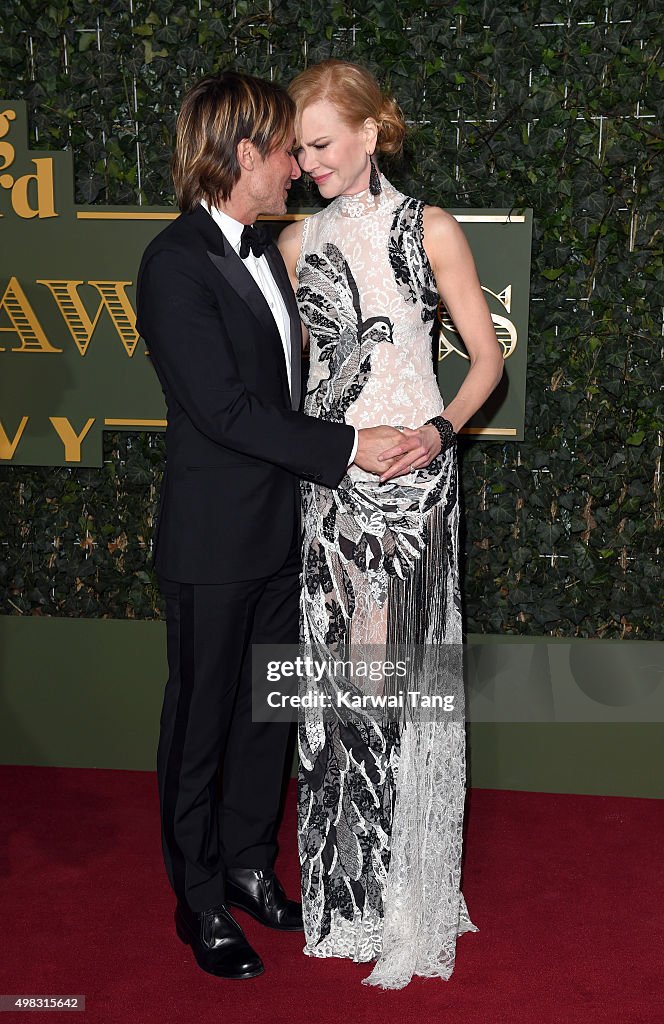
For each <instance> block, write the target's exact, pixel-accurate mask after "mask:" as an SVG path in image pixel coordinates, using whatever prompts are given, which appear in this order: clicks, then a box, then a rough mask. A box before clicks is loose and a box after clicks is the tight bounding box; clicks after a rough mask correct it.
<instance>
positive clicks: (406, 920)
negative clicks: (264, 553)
mask: <svg viewBox="0 0 664 1024" xmlns="http://www.w3.org/2000/svg"><path fill="white" fill-rule="evenodd" d="M381 183H382V192H381V194H380V195H379V196H377V197H374V196H372V195H371V194H370V193H369V192H368V191H367V192H363V193H361V194H360V195H359V196H340V197H339V198H337V199H336V200H334V201H333V202H332V203H331V204H330V205H329V206H328V207H327V208H326V209H325V210H323V211H321V212H320V213H318V214H315V215H314V216H312V217H310V218H307V220H305V222H304V226H303V238H302V251H301V254H300V258H299V260H298V265H297V277H298V288H297V301H298V306H299V309H300V315H301V317H302V320H303V322H304V323H305V324H306V326H307V327H308V329H309V335H310V374H309V381H308V387H307V393H306V398H305V405H304V411H305V412H306V413H307V414H308V415H309V416H318V417H320V418H322V419H325V420H329V421H332V422H346V423H351V424H353V425H354V426H356V427H358V428H359V427H370V426H376V425H379V424H381V423H387V424H393V425H400V426H409V427H417V426H420V425H421V424H422V423H424V422H425V421H426V420H427V419H429V417H431V416H435V415H439V414H440V411H441V408H442V404H443V403H442V399H441V395H440V391H439V389H438V384H437V381H436V377H435V375H434V370H433V360H432V327H433V324H434V320H435V314H436V307H437V303H438V292H437V289H436V283H435V280H434V277H433V273H432V270H431V266H430V264H429V261H428V259H427V256H426V252H425V250H424V246H423V241H422V236H423V226H422V222H423V212H424V204H423V203H421V202H419V201H417V200H415V199H410V198H408V197H406V196H404V195H402V194H401V193H399V192H398V191H397V190H396V189H395V188H394V187H393V186H392V185H390V183H389V182H388V181H387V180H386V179H385V178H384V177H382V176H381ZM302 503H303V531H304V536H303V572H304V578H303V589H302V605H301V632H302V636H301V639H302V643H303V645H304V646H305V648H306V649H307V651H308V652H309V653H311V654H313V655H314V656H315V657H317V658H321V659H325V658H330V659H334V658H335V657H336V656H338V655H339V654H340V652H343V651H346V650H347V649H348V645H358V644H359V645H365V644H366V645H370V650H371V651H372V652H373V653H374V655H375V653H376V652H378V651H382V652H383V656H385V655H386V654H389V652H390V651H391V650H392V649H394V645H399V644H400V645H409V644H414V645H422V646H421V647H418V649H419V650H427V649H431V645H441V644H446V645H451V646H450V647H449V648H447V649H446V650H449V651H450V654H451V656H450V657H449V658H448V659H447V661H446V663H445V664H446V666H447V668H446V678H444V679H442V678H439V677H437V676H436V673H435V670H430V671H429V673H428V678H426V676H427V664H426V659H424V662H425V663H424V664H422V665H421V666H420V679H419V683H418V687H417V688H418V689H419V690H426V691H428V692H429V693H434V692H438V691H439V692H445V693H446V692H451V691H454V692H455V693H456V694H457V699H458V700H461V701H462V700H463V682H462V665H461V657H460V651H461V604H460V594H459V578H458V561H459V559H458V517H459V505H458V486H457V463H456V450H455V448H451V449H449V450H448V451H447V452H445V453H444V454H443V455H442V457H441V456H438V457H437V458H436V459H434V461H433V462H432V463H431V464H430V465H429V466H428V467H426V468H425V469H423V470H419V471H414V472H412V473H410V474H408V475H407V476H402V477H400V478H398V479H397V480H396V481H390V482H389V483H387V484H383V485H379V483H378V479H377V477H375V476H372V475H370V474H368V473H365V472H363V471H362V470H360V469H359V468H358V467H356V466H351V467H350V469H349V470H348V472H347V474H346V476H345V477H344V479H343V480H342V482H341V484H340V485H339V487H338V488H336V489H334V490H330V489H329V488H326V487H321V486H319V485H317V484H315V483H310V482H303V483H302ZM452 652H453V653H452ZM439 653H440V651H439ZM328 663H329V662H328ZM332 685H334V681H332ZM356 685H359V684H357V683H356ZM369 685H370V684H369ZM298 736H299V757H300V767H299V791H298V794H299V795H298V842H299V852H300V863H301V871H302V900H303V915H304V927H305V937H306V946H305V949H304V952H305V953H306V954H307V955H309V956H318V957H330V956H336V957H348V958H350V959H352V960H355V961H371V960H376V961H377V962H376V965H375V967H374V969H373V971H372V973H371V974H370V976H369V977H368V978H366V979H365V983H366V984H371V985H378V986H381V987H383V988H402V987H403V986H404V985H406V984H408V982H409V981H410V979H411V978H412V976H413V975H415V974H418V975H424V976H428V977H441V978H449V976H450V975H451V973H452V970H453V967H454V956H455V949H456V939H457V935H460V934H462V933H463V932H465V931H475V930H476V929H475V926H474V925H473V924H472V923H471V921H470V919H469V917H468V912H467V910H466V905H465V902H464V899H463V896H462V894H461V891H460V869H461V846H462V824H463V806H464V797H465V731H464V723H463V718H462V717H461V718H459V719H458V720H455V721H442V720H436V721H420V720H412V721H404V720H401V721H399V720H398V719H395V718H394V717H392V718H390V719H387V718H385V719H384V720H383V719H381V718H380V717H377V716H376V715H363V714H362V713H360V712H358V713H357V714H355V715H351V716H349V715H348V714H346V715H345V716H341V717H339V718H338V717H335V715H334V714H332V715H329V714H326V713H323V712H322V711H321V710H319V709H316V708H311V709H306V710H304V711H303V712H302V713H301V717H300V722H299V727H298Z"/></svg>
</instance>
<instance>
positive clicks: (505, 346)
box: [438, 284, 519, 362]
mask: <svg viewBox="0 0 664 1024" xmlns="http://www.w3.org/2000/svg"><path fill="white" fill-rule="evenodd" d="M482 291H483V292H484V293H485V294H486V295H487V296H491V298H489V311H490V312H491V319H492V320H493V326H494V327H495V330H496V337H497V338H498V341H499V343H500V347H501V348H502V350H503V359H509V357H510V356H511V355H512V353H513V352H514V350H515V349H516V346H517V343H518V340H519V336H518V332H517V329H516V325H515V324H514V323H513V321H512V320H510V318H509V316H504V315H503V313H502V312H501V313H494V312H493V311H492V309H491V307H492V306H493V307H494V308H495V306H496V304H497V303H500V306H499V307H498V308H500V307H502V309H503V310H504V311H505V313H511V311H512V285H511V284H508V285H507V287H506V288H503V290H502V292H492V291H491V289H490V288H486V287H485V286H484V285H482ZM492 299H493V300H494V301H492ZM438 323H439V324H440V333H439V335H438V362H441V361H442V360H443V359H447V357H448V356H451V355H452V354H454V355H457V356H461V358H462V359H468V353H467V352H466V349H465V346H464V344H463V342H462V340H461V336H460V335H459V332H458V331H457V329H456V327H455V326H454V323H453V321H452V318H451V317H450V314H449V313H448V312H447V309H446V308H445V304H444V303H443V302H439V303H438Z"/></svg>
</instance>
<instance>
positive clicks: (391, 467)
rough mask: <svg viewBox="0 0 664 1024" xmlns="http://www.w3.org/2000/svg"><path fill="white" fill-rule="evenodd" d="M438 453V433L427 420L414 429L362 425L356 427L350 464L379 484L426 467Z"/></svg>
mask: <svg viewBox="0 0 664 1024" xmlns="http://www.w3.org/2000/svg"><path fill="white" fill-rule="evenodd" d="M439 452H440V435H439V433H438V431H437V430H436V428H435V427H433V426H431V424H429V423H425V424H424V425H423V426H421V427H418V428H417V430H411V429H410V427H402V428H401V429H399V430H397V428H396V427H388V426H386V425H383V426H380V427H364V428H363V429H362V430H358V445H357V452H356V453H355V462H354V465H355V466H359V467H360V469H363V470H364V471H365V472H367V473H373V474H374V475H375V476H377V477H378V478H379V480H380V483H382V484H383V483H386V481H388V480H394V478H395V477H398V476H405V475H406V474H407V473H410V472H412V471H413V470H415V469H422V468H423V467H424V466H428V465H429V463H430V462H431V460H432V459H435V457H436V455H438V453H439Z"/></svg>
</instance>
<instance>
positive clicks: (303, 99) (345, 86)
mask: <svg viewBox="0 0 664 1024" xmlns="http://www.w3.org/2000/svg"><path fill="white" fill-rule="evenodd" d="M288 92H289V93H290V95H291V97H292V99H294V100H295V104H296V106H297V116H296V133H297V134H298V136H299V130H300V122H301V118H302V111H303V110H304V109H305V108H306V107H308V106H310V105H311V104H312V103H318V102H319V101H320V100H328V101H329V102H330V103H332V104H333V105H334V106H335V107H336V109H337V110H338V111H339V114H340V115H341V118H342V120H343V121H344V123H345V124H347V125H348V127H349V128H361V127H362V125H363V124H364V122H365V121H366V119H367V118H368V117H372V118H373V119H374V121H375V122H376V124H377V125H378V138H377V141H376V149H377V150H378V152H380V153H386V154H389V155H390V156H394V155H396V154H397V153H400V152H401V150H402V148H403V141H404V137H405V134H406V122H405V121H404V118H403V114H402V113H401V110H400V108H399V106H398V104H397V103H396V102H395V100H393V99H392V98H391V97H389V96H385V95H383V93H382V92H381V89H380V86H379V85H378V82H377V81H376V79H375V78H374V76H373V75H372V74H371V72H370V71H367V70H366V68H362V67H360V66H359V64H351V63H350V62H349V61H345V60H334V59H330V60H324V61H321V63H320V64H314V65H313V66H312V67H310V68H307V70H306V71H303V72H302V73H301V74H300V75H298V76H297V78H295V79H294V80H293V81H292V82H291V84H290V86H289V89H288Z"/></svg>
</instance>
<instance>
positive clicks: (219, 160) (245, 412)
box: [137, 72, 423, 978]
mask: <svg viewBox="0 0 664 1024" xmlns="http://www.w3.org/2000/svg"><path fill="white" fill-rule="evenodd" d="M293 118H294V108H293V104H292V102H291V100H290V99H289V97H288V95H287V94H286V92H285V91H284V90H282V89H281V88H280V87H279V86H277V85H274V84H273V83H270V82H266V81H262V80H260V79H256V78H252V77H250V76H247V75H242V74H238V73H235V72H225V73H223V74H221V75H219V76H215V77H208V78H205V79H203V80H202V81H200V82H199V83H198V84H196V85H195V86H194V87H193V88H192V89H191V90H190V91H189V93H188V94H187V95H186V97H185V99H184V103H183V106H182V110H181V111H180V115H179V118H178V124H177V136H176V147H175V154H174V159H173V177H174V182H175V188H176V193H177V196H178V202H179V205H180V209H181V211H182V214H181V216H180V217H179V218H178V219H177V220H176V221H175V222H173V224H171V225H170V226H169V227H168V228H166V229H165V230H164V231H163V232H161V234H160V235H158V236H157V238H155V239H154V241H153V242H152V243H151V244H150V245H149V246H148V248H147V250H146V252H145V254H144V257H143V261H142V263H141V269H140V273H139V281H138V296H137V301H138V327H139V330H140V333H141V335H142V336H143V337H144V338H145V340H146V342H147V346H148V349H149V352H150V355H151V358H152V361H153V363H154V367H155V369H156V371H157V374H158V376H159V380H160V382H161V385H162V388H163V391H164V395H165V398H166V403H167V408H168V421H167V422H168V425H167V430H166V453H167V456H166V471H165V475H164V481H163V485H162V493H161V504H160V511H159V517H158V525H157V530H156V537H155V566H156V569H157V573H158V575H159V579H160V585H161V588H162V591H163V593H164V595H165V598H166V618H167V633H168V663H169V678H168V683H167V685H166V691H165V695H164V705H163V711H162V718H161V732H160V738H159V749H158V754H157V768H158V778H159V793H160V804H161V815H162V843H163V850H164V858H165V862H166V868H167V872H168V875H169V879H170V881H171V884H172V886H173V889H174V890H175V894H176V896H177V908H176V927H177V932H178V935H179V936H180V938H181V939H182V940H183V941H185V942H187V943H189V944H190V945H191V946H192V948H193V952H194V955H195V957H196V960H197V962H198V964H199V966H200V967H201V968H202V969H203V970H205V971H208V972H209V973H211V974H215V975H217V976H220V977H224V978H251V977H255V976H256V975H258V974H260V973H261V972H262V971H263V965H262V962H261V960H260V957H259V956H258V954H257V953H256V952H255V951H254V950H253V949H252V948H251V946H250V945H249V943H248V942H247V940H246V938H245V936H244V934H243V932H242V930H241V928H240V927H239V925H238V924H237V923H236V921H235V920H234V918H233V917H232V916H231V914H230V912H229V910H228V907H229V906H235V907H241V908H243V909H244V910H246V911H248V912H249V913H251V914H253V915H254V917H256V918H258V920H259V921H262V922H263V923H264V924H266V925H268V926H269V927H272V928H278V929H284V930H296V929H301V927H302V918H301V908H300V905H299V904H297V903H295V902H294V901H291V900H288V899H287V898H286V895H285V893H284V891H283V889H282V887H281V885H280V884H279V881H278V879H277V878H276V876H275V874H274V871H273V862H274V857H275V853H276V842H275V832H276V819H277V814H278V807H279V800H280V793H281V783H282V777H283V767H284V757H285V750H286V743H287V738H288V726H286V725H281V724H268V723H261V722H253V721H252V718H251V647H252V645H253V644H255V643H261V644H275V643H297V640H298V600H299V569H300V563H299V486H298V478H299V477H304V478H308V479H312V480H316V481H320V482H321V483H322V484H324V485H325V486H328V487H334V486H336V485H337V484H338V483H339V481H340V480H341V479H342V477H343V475H344V473H345V471H346V469H347V466H348V465H349V463H351V462H352V461H354V462H355V463H356V464H357V465H359V466H361V467H362V468H363V469H365V470H367V471H369V472H374V473H381V472H383V473H384V472H385V470H386V463H385V461H379V460H378V455H379V454H380V453H381V452H385V450H386V449H389V452H388V453H387V454H388V455H392V456H393V455H395V454H396V453H395V450H394V447H393V446H394V445H396V444H399V445H401V447H400V448H399V449H398V453H400V454H403V453H404V452H406V451H407V450H408V449H409V448H410V451H411V454H412V459H413V460H414V459H416V458H418V457H419V455H421V454H422V452H423V449H422V448H421V447H418V445H419V441H414V440H413V441H410V440H409V439H407V438H406V439H405V438H404V436H403V435H402V434H400V433H399V432H398V431H396V430H395V429H394V428H392V427H387V426H385V427H376V428H373V429H370V430H360V431H355V430H354V428H353V427H351V426H347V425H346V424H333V423H326V422H323V421H321V420H317V419H314V418H311V417H307V416H304V415H302V414H301V413H299V412H298V411H297V410H298V408H299V404H300V346H301V328H300V322H299V317H298V312H297V306H296V304H295V299H294V296H293V292H292V289H291V287H290V284H289V281H288V276H287V273H286V269H285V266H284V264H283V261H282V259H281V257H280V255H279V253H278V250H277V248H276V246H275V245H273V244H272V243H271V242H267V244H266V237H264V235H263V231H264V229H256V228H251V227H248V226H249V225H252V224H253V222H254V221H255V220H256V218H257V217H258V215H259V214H261V213H263V214H272V215H281V214H283V213H284V212H285V209H286V199H287V195H288V189H289V188H290V185H291V182H292V180H293V179H295V178H298V177H299V175H300V170H299V168H298V166H297V163H296V162H295V160H294V158H293V156H292V154H291V149H292V146H293V142H294V138H293ZM265 234H266V233H265ZM391 446H392V447H391ZM418 453H419V454H418ZM219 779H220V782H219ZM218 787H220V790H219V789H218Z"/></svg>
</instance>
